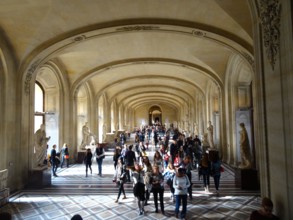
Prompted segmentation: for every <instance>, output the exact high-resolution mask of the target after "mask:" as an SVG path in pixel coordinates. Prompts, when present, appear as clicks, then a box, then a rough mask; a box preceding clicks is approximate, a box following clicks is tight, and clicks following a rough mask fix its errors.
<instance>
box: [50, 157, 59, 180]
mask: <svg viewBox="0 0 293 220" xmlns="http://www.w3.org/2000/svg"><path fill="white" fill-rule="evenodd" d="M51 164H52V173H53V176H56V171H57V168H58V166H57V162H56V161H54V160H53V161H51Z"/></svg>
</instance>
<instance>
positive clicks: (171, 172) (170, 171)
mask: <svg viewBox="0 0 293 220" xmlns="http://www.w3.org/2000/svg"><path fill="white" fill-rule="evenodd" d="M175 174H176V170H175V168H174V165H173V164H172V162H171V161H170V162H169V163H168V166H167V168H166V169H165V171H164V173H163V176H164V179H166V180H167V181H166V183H167V185H168V186H169V188H170V191H171V200H172V201H173V202H175V197H174V188H173V179H174V176H175Z"/></svg>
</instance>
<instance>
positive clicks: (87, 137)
mask: <svg viewBox="0 0 293 220" xmlns="http://www.w3.org/2000/svg"><path fill="white" fill-rule="evenodd" d="M91 140H92V134H91V132H90V129H89V127H88V123H87V122H86V123H85V124H84V126H82V141H81V144H80V149H82V150H84V149H85V148H86V146H87V145H89V144H90V143H91Z"/></svg>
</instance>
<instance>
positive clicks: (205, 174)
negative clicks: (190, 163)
mask: <svg viewBox="0 0 293 220" xmlns="http://www.w3.org/2000/svg"><path fill="white" fill-rule="evenodd" d="M201 169H202V171H201V172H202V177H203V184H204V187H207V186H209V185H210V171H209V169H208V168H201Z"/></svg>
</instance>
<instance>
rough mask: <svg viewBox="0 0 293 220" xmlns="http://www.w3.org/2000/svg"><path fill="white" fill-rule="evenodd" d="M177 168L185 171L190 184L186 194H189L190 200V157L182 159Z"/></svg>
mask: <svg viewBox="0 0 293 220" xmlns="http://www.w3.org/2000/svg"><path fill="white" fill-rule="evenodd" d="M179 167H181V168H184V169H185V170H186V175H187V177H188V179H189V182H190V186H189V187H188V194H189V199H190V200H191V199H192V182H191V180H192V174H191V170H192V160H191V158H190V156H186V157H184V159H183V161H182V162H181V163H180V164H179Z"/></svg>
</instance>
